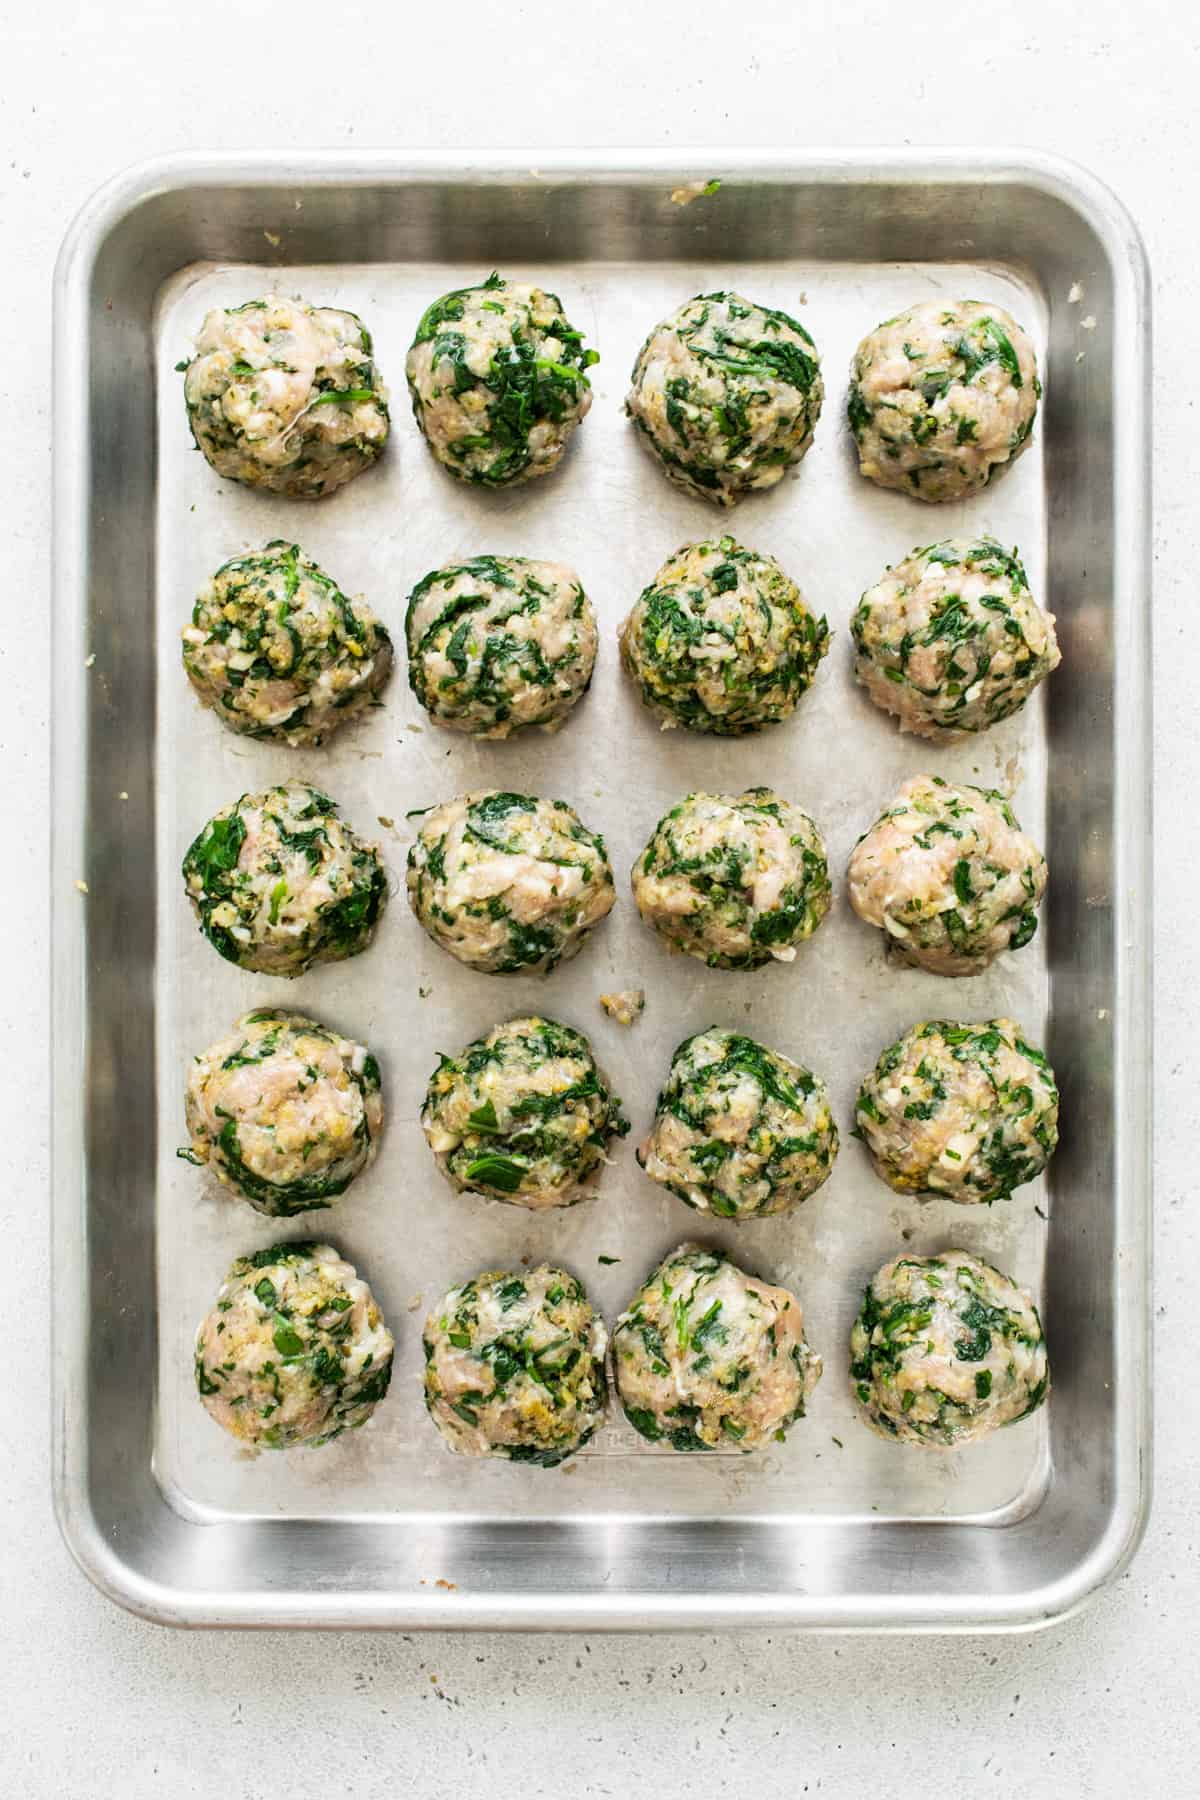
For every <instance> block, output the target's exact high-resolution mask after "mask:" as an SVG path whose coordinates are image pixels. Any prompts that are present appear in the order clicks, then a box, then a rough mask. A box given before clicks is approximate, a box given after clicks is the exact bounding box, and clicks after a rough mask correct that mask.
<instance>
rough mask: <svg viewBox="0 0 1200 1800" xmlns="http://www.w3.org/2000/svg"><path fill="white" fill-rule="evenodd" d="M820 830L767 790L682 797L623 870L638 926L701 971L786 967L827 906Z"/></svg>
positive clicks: (827, 895) (798, 810)
mask: <svg viewBox="0 0 1200 1800" xmlns="http://www.w3.org/2000/svg"><path fill="white" fill-rule="evenodd" d="M830 892H831V890H830V885H829V868H828V865H827V863H826V861H825V846H824V844H823V843H822V842H821V834H820V832H819V831H818V830H817V828H816V826H815V825H814V824H813V822H812V820H811V819H810V818H809V816H808V814H807V813H805V812H801V811H800V808H799V807H798V806H793V805H792V804H791V802H790V801H788V800H781V799H780V798H779V796H778V794H775V793H772V791H771V789H770V788H765V787H761V788H750V789H748V790H747V792H746V793H744V794H736V795H730V794H689V795H688V796H687V797H686V799H684V800H681V801H680V802H679V805H678V806H674V807H672V808H671V811H670V812H669V813H667V814H666V816H665V817H664V818H661V819H660V820H659V822H658V824H657V825H656V826H655V828H654V836H653V837H652V838H651V839H650V842H649V843H648V844H647V845H646V848H645V849H644V850H643V851H642V854H641V855H640V856H639V857H638V859H637V861H636V862H635V863H634V865H633V897H634V899H635V901H636V902H637V909H638V911H639V912H640V913H641V915H642V917H643V919H645V921H646V923H647V925H653V927H654V929H655V930H656V931H658V932H660V933H661V934H662V936H663V937H665V938H666V940H667V942H668V943H669V944H671V945H672V946H673V948H675V949H676V950H686V951H687V954H688V955H689V956H695V957H698V958H699V960H700V961H701V962H704V963H707V964H708V966H709V968H710V969H757V968H758V967H759V966H760V965H761V964H762V963H765V962H767V961H769V960H770V958H772V957H774V958H775V959H776V961H778V962H791V961H793V959H794V958H795V955H796V945H797V944H801V943H803V942H804V939H805V938H807V937H811V936H812V934H813V932H814V931H815V930H816V929H817V926H818V925H819V924H820V923H821V920H822V919H823V918H824V917H825V914H826V913H827V912H828V911H829V901H830Z"/></svg>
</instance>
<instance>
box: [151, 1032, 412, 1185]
mask: <svg viewBox="0 0 1200 1800" xmlns="http://www.w3.org/2000/svg"><path fill="white" fill-rule="evenodd" d="M186 1112H187V1127H188V1133H189V1135H190V1137H191V1146H190V1148H189V1149H187V1150H181V1151H180V1152H179V1154H180V1155H181V1156H184V1157H186V1158H187V1159H188V1161H190V1162H194V1163H198V1164H201V1165H207V1166H208V1167H209V1168H210V1169H211V1170H212V1171H213V1173H214V1174H215V1175H216V1176H217V1178H218V1180H219V1181H222V1182H223V1183H224V1184H225V1186H226V1187H230V1188H232V1189H233V1191H234V1192H235V1193H237V1194H240V1195H241V1196H242V1198H243V1200H248V1201H249V1202H250V1204H251V1206H254V1207H257V1209H258V1211H259V1212H263V1213H269V1214H271V1215H273V1216H274V1217H277V1218H287V1217H289V1216H290V1215H291V1214H292V1213H300V1212H308V1211H310V1210H311V1209H312V1208H314V1207H319V1206H328V1205H329V1204H330V1203H331V1201H333V1200H335V1199H336V1198H337V1197H338V1195H339V1194H343V1193H345V1191H346V1189H347V1188H348V1187H349V1186H350V1183H351V1182H352V1181H353V1180H354V1178H355V1176H356V1175H360V1174H361V1173H362V1171H363V1170H364V1169H365V1168H367V1167H369V1165H370V1164H371V1163H372V1162H373V1161H374V1158H375V1152H376V1150H377V1148H378V1145H379V1136H380V1133H381V1132H382V1130H383V1096H382V1094H381V1093H380V1080H379V1064H378V1063H377V1062H376V1060H375V1058H374V1057H373V1056H372V1055H371V1052H370V1051H369V1050H367V1049H366V1048H364V1046H363V1045H362V1044H356V1043H353V1042H352V1041H351V1040H350V1039H349V1038H344V1037H341V1036H340V1035H339V1034H338V1033H337V1032H336V1031H329V1030H327V1029H326V1028H325V1026H323V1025H318V1024H317V1023H316V1021H315V1020H313V1019H309V1018H306V1017H305V1016H304V1014H303V1013H293V1012H281V1011H279V1010H278V1009H276V1008H274V1007H263V1008H260V1009H259V1011H257V1012H251V1013H247V1014H246V1016H245V1018H243V1019H239V1020H238V1022H237V1024H236V1025H235V1026H234V1028H233V1030H232V1031H231V1032H230V1033H229V1035H228V1036H227V1037H223V1038H222V1039H221V1041H220V1042H219V1043H216V1044H214V1045H213V1046H212V1048H211V1049H209V1050H206V1051H204V1053H203V1054H202V1055H201V1056H197V1057H195V1058H194V1059H193V1062H192V1067H191V1070H190V1072H189V1074H188V1083H187V1094H186Z"/></svg>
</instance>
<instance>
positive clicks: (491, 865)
mask: <svg viewBox="0 0 1200 1800" xmlns="http://www.w3.org/2000/svg"><path fill="white" fill-rule="evenodd" d="M408 898H409V904H410V905H411V907H412V909H413V912H414V913H415V914H416V916H417V918H418V919H419V921H420V922H421V924H422V925H423V926H424V927H425V930H426V931H427V932H428V933H429V935H430V937H431V938H432V939H433V940H434V942H435V943H436V944H440V945H441V947H442V949H443V950H448V951H449V952H450V954H451V956H456V957H457V958H458V960H459V962H462V963H466V964H467V966H468V968H472V969H479V970H481V971H482V972H483V973H484V974H486V975H511V974H513V973H515V972H516V971H518V970H524V971H526V972H528V973H539V972H540V973H547V972H548V971H549V970H551V969H553V968H554V967H555V966H556V964H558V963H560V962H566V961H568V960H569V959H570V958H571V957H572V956H574V955H575V954H576V953H577V952H578V951H579V949H580V948H581V946H582V944H583V940H584V938H585V937H586V936H587V934H588V932H589V931H591V929H592V927H593V926H595V925H598V924H599V923H600V921H601V919H603V918H606V917H607V915H608V914H609V912H611V910H612V907H613V904H614V902H615V900H616V890H615V889H614V887H613V877H612V869H611V867H610V865H609V861H608V852H607V851H606V850H605V848H604V839H603V838H602V837H599V836H598V835H597V834H596V833H595V832H592V831H589V830H588V829H587V828H586V826H584V825H582V824H581V823H580V821H579V819H578V817H577V815H576V814H575V813H574V812H573V811H572V809H571V808H570V807H569V806H568V805H567V804H566V803H565V801H562V800H540V799H537V798H536V797H535V796H533V795H530V794H508V793H498V792H496V791H494V790H492V789H485V790H484V791H482V792H480V793H474V794H462V795H460V796H459V797H458V798H457V799H455V800H446V801H443V803H442V804H441V805H440V806H435V807H432V808H430V810H429V811H428V812H427V813H425V814H424V816H423V817H422V819H421V826H420V830H419V831H418V833H417V840H416V842H415V843H414V844H413V846H412V848H411V850H410V851H409V853H408Z"/></svg>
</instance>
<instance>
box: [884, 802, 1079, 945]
mask: <svg viewBox="0 0 1200 1800" xmlns="http://www.w3.org/2000/svg"><path fill="white" fill-rule="evenodd" d="M849 889H850V904H851V906H852V907H853V908H854V910H855V912H856V913H857V914H858V916H859V918H860V919H865V920H866V922H867V924H868V925H876V926H878V927H879V928H880V929H881V930H882V931H883V933H884V941H885V943H886V946H887V950H888V953H889V955H891V956H893V957H895V958H896V960H897V961H899V962H904V963H912V964H914V965H915V966H916V967H917V968H921V969H928V970H929V971H930V973H931V974H933V975H978V974H979V973H980V971H981V970H983V969H986V968H987V967H988V965H989V964H990V963H993V962H995V960H996V958H997V957H998V956H1000V955H1001V954H1002V953H1003V952H1004V951H1005V950H1020V949H1021V948H1022V946H1023V945H1025V944H1027V943H1028V942H1029V940H1030V938H1031V937H1032V936H1033V935H1034V933H1035V931H1036V930H1037V909H1038V907H1039V905H1040V904H1041V900H1042V895H1043V894H1044V893H1045V891H1046V859H1045V857H1044V856H1043V855H1042V853H1041V851H1040V850H1039V849H1038V847H1037V845H1036V844H1035V843H1034V842H1033V840H1032V839H1031V838H1027V837H1026V836H1025V834H1024V832H1023V831H1022V830H1021V829H1020V827H1019V826H1018V824H1017V821H1016V819H1015V818H1014V816H1013V810H1012V808H1011V806H1010V805H1009V804H1008V801H1007V800H1006V799H1005V798H1004V795H1003V794H1000V793H997V792H996V791H995V789H993V788H978V787H970V786H968V785H967V784H966V783H965V782H952V781H943V780H942V778H941V776H940V775H914V776H913V777H912V779H911V780H910V781H906V782H905V783H904V786H903V787H902V788H901V789H900V792H899V793H898V794H897V795H896V798H895V799H894V800H893V801H892V804H891V805H890V806H889V807H888V809H887V811H886V812H885V813H882V814H881V815H880V817H879V818H878V819H876V821H875V823H874V825H872V827H871V829H870V830H869V831H868V832H865V833H864V835H863V836H862V837H861V838H859V840H858V843H857V844H856V845H855V846H854V852H853V854H852V855H851V858H850V868H849Z"/></svg>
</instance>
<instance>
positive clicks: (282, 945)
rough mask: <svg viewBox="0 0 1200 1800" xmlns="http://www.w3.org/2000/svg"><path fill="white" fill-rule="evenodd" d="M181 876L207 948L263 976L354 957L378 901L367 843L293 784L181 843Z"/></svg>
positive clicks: (376, 863) (380, 889)
mask: <svg viewBox="0 0 1200 1800" xmlns="http://www.w3.org/2000/svg"><path fill="white" fill-rule="evenodd" d="M183 879H184V886H185V888H186V891H187V896H188V899H189V900H190V901H191V903H192V905H193V907H194V908H195V911H196V916H197V918H198V919H199V921H200V929H201V931H202V932H203V933H204V935H205V937H206V938H207V939H208V941H209V943H210V944H211V945H212V946H213V948H214V949H215V950H219V951H220V953H221V955H222V956H223V957H225V958H226V960H227V961H229V962H234V963H238V964H239V965H240V966H241V967H242V968H243V969H255V970H257V971H258V972H259V973H260V974H263V975H286V976H289V977H291V976H296V975H302V974H303V973H304V971H305V969H307V968H310V967H311V966H312V964H313V963H317V962H338V961H340V960H341V959H342V958H343V957H346V956H357V955H358V953H359V951H360V950H365V949H366V947H367V945H368V944H369V943H370V941H371V938H372V935H373V933H374V930H375V924H376V921H377V920H378V918H379V915H380V913H381V912H382V911H383V908H384V905H385V903H386V901H387V877H386V876H385V874H384V871H383V864H382V863H381V862H380V860H379V852H378V850H377V849H376V846H375V845H374V844H367V843H364V842H363V841H362V839H361V838H359V837H357V836H356V835H355V833H354V832H353V831H352V830H351V828H350V827H349V825H347V824H346V823H345V821H344V820H343V819H341V818H340V817H339V816H338V811H337V807H336V806H335V804H334V802H333V801H332V800H331V799H330V798H329V796H328V795H327V794H322V793H320V792H319V791H318V790H317V789H316V788H311V787H306V786H305V785H304V783H303V782H299V781H293V782H289V783H288V784H287V786H286V787H276V788H268V790H267V792H266V793H265V794H243V795H242V797H241V799H240V800H234V801H233V802H232V803H231V804H230V805H229V806H223V807H222V808H221V810H220V812H219V813H217V814H215V815H214V817H213V818H211V819H210V820H209V821H208V824H207V825H206V826H205V827H204V829H203V831H202V832H201V833H200V835H199V836H198V837H197V838H196V839H195V841H194V842H193V843H192V845H191V846H190V848H189V850H188V852H187V855H186V856H185V857H184V859H183Z"/></svg>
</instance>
